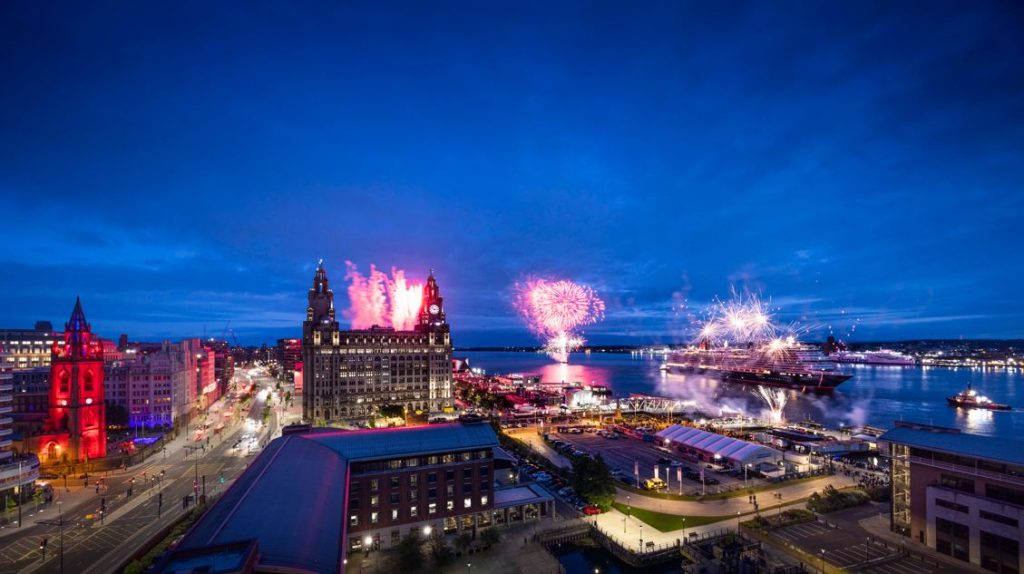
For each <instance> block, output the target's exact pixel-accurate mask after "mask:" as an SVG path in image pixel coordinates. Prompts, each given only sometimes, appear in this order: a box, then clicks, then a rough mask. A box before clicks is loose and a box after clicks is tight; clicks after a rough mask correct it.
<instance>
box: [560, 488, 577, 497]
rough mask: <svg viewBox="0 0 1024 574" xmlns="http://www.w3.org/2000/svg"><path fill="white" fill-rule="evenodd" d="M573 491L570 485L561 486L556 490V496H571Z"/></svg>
mask: <svg viewBox="0 0 1024 574" xmlns="http://www.w3.org/2000/svg"><path fill="white" fill-rule="evenodd" d="M573 492H575V491H574V490H573V489H572V487H571V486H563V487H562V488H560V489H559V490H558V496H561V497H569V496H572V494H573Z"/></svg>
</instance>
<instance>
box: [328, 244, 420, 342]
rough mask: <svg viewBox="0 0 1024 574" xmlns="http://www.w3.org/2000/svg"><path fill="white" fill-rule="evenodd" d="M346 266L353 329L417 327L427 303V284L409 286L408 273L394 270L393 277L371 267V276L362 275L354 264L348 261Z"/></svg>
mask: <svg viewBox="0 0 1024 574" xmlns="http://www.w3.org/2000/svg"><path fill="white" fill-rule="evenodd" d="M345 265H346V266H347V271H346V273H345V279H346V280H347V281H348V282H349V285H348V298H349V302H350V304H351V307H350V308H349V310H348V311H347V312H346V313H345V316H346V317H347V318H348V319H350V320H351V321H352V328H353V329H368V328H370V327H373V326H378V327H393V328H394V329H395V330H398V331H408V330H410V329H412V328H413V327H414V326H415V325H416V316H417V314H419V311H420V305H421V304H422V302H423V285H421V284H412V283H409V281H408V280H407V279H406V277H405V272H404V271H402V270H400V269H395V268H394V267H392V268H391V276H390V277H389V276H388V274H387V273H384V272H383V271H381V270H379V269H377V267H376V266H374V265H370V273H369V274H367V275H363V274H362V273H360V272H359V270H358V269H356V266H355V265H354V264H353V263H352V262H351V261H346V262H345Z"/></svg>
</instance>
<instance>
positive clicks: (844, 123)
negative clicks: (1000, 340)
mask: <svg viewBox="0 0 1024 574" xmlns="http://www.w3.org/2000/svg"><path fill="white" fill-rule="evenodd" d="M256 4H259V3H250V2H239V3H230V2H212V3H211V2H196V3H188V2H184V3H182V2H172V3H155V2H141V3H140V2H122V3H113V2H68V3H64V4H63V5H61V6H58V5H57V4H54V3H42V2H27V1H26V2H3V3H2V4H0V195H2V198H3V204H2V205H3V207H2V208H0V222H2V227H0V229H2V234H3V240H2V242H0V294H2V301H3V303H2V305H0V325H2V326H12V327H13V326H23V325H24V326H27V325H31V323H32V322H33V321H34V320H36V319H39V318H45V319H51V320H53V321H54V322H55V323H56V322H61V323H62V322H63V321H64V320H65V319H66V317H67V315H68V314H69V313H70V311H71V307H72V305H73V303H74V297H75V295H76V294H81V295H82V298H83V303H84V305H85V309H86V313H87V315H88V317H89V319H90V320H91V322H92V323H93V326H94V328H95V329H96V330H98V331H99V332H100V333H101V334H102V335H104V336H108V337H116V335H117V334H118V333H119V332H122V331H127V332H128V333H129V334H130V335H131V336H132V337H133V338H142V339H145V338H158V337H163V336H175V337H177V336H184V335H191V334H202V332H203V329H204V327H205V329H206V332H207V333H208V334H210V335H218V336H219V335H220V334H221V333H222V332H223V330H224V329H225V325H226V324H227V322H228V321H231V328H232V329H234V330H235V331H236V332H237V333H238V335H239V336H240V338H241V339H242V341H243V342H256V341H260V340H264V339H267V340H270V339H272V338H275V337H278V336H282V335H293V334H296V333H297V332H298V330H299V325H300V322H301V321H302V318H303V315H304V309H305V292H306V289H307V288H308V286H309V283H310V281H311V278H312V273H313V267H314V265H315V263H316V260H317V259H318V258H320V257H323V258H324V259H325V260H326V262H327V265H328V271H329V273H330V276H331V278H332V279H333V280H334V285H335V287H336V292H338V293H339V306H340V307H344V306H345V305H346V300H345V297H346V296H345V293H344V288H343V285H342V279H343V275H344V273H343V270H344V261H345V260H346V259H348V260H352V261H354V262H356V263H357V264H359V265H360V266H361V267H362V268H363V269H365V268H366V267H368V266H369V264H370V263H376V264H378V265H379V266H383V267H390V266H392V265H395V266H398V267H401V268H406V269H407V270H409V272H410V273H411V274H412V275H414V276H417V275H418V276H420V277H421V278H422V276H423V275H425V273H426V271H427V269H428V268H429V267H434V268H435V269H436V270H437V274H438V278H439V281H440V284H441V288H442V290H443V292H444V294H445V295H446V297H447V303H448V312H449V319H450V321H451V323H452V324H453V330H454V332H455V334H456V335H455V336H456V343H457V344H495V343H526V342H530V341H532V338H531V337H530V336H529V335H528V334H527V333H526V331H525V330H524V329H523V328H522V327H521V326H520V323H519V321H518V320H517V319H516V317H515V314H514V311H513V310H512V309H511V307H510V305H509V304H508V303H507V301H508V299H509V286H510V285H511V284H512V283H513V282H514V281H515V280H516V279H518V278H521V277H522V276H523V275H525V274H529V273H533V274H555V275H559V276H565V277H569V278H573V279H577V280H580V281H585V282H588V283H590V284H591V285H593V286H594V287H595V288H597V289H598V290H599V291H600V292H601V293H602V294H603V295H604V297H605V299H606V300H607V301H608V317H607V319H606V321H605V322H604V323H603V324H601V325H599V326H595V327H592V328H590V329H589V330H588V332H587V336H588V337H589V338H590V339H591V340H592V341H594V342H599V343H608V342H646V341H652V342H653V341H661V342H671V341H680V340H686V339H688V338H689V335H688V334H686V333H685V332H684V331H683V328H684V327H685V326H686V324H687V315H689V314H692V313H693V312H695V311H697V310H699V308H700V306H701V305H702V304H703V303H705V302H707V301H709V300H711V299H712V298H713V297H715V296H725V295H727V294H728V292H729V290H730V288H731V287H733V286H735V287H737V288H741V289H742V288H750V289H753V290H758V291H761V292H762V293H763V294H764V295H765V296H766V297H767V296H770V297H771V298H772V300H773V305H774V306H776V307H780V308H781V310H782V311H783V315H784V319H785V320H787V321H798V322H800V323H801V324H802V325H804V326H806V327H811V328H814V329H817V332H819V333H821V332H824V331H825V330H827V328H828V327H829V326H831V327H832V329H833V330H834V331H835V332H836V333H837V334H840V335H842V336H844V337H847V336H851V327H852V326H853V325H854V324H856V325H857V327H856V330H855V331H853V332H852V337H853V338H857V339H877V338H918V337H960V336H963V337H1020V336H1024V303H1022V302H1021V294H1022V291H1021V283H1022V281H1024V267H1022V257H1021V253H1022V247H1024V231H1022V223H1024V42H1022V36H1021V30H1024V5H1022V4H1021V3H1019V2H1013V1H1008V2H963V1H957V2H950V3H946V2H891V1H883V2H878V3H872V2H841V3H840V2H805V3H800V2H786V1H783V2H778V1H772V2H764V3H746V2H742V3H741V2H698V3H692V4H690V3H683V2H667V3H664V4H657V3H642V4H638V3H632V2H580V3H576V2H549V1H545V2H537V3H522V2H508V3H494V2H470V1H465V2H455V3H448V4H446V3H437V2H422V3H415V4H413V3H410V4H407V5H396V6H393V7H391V8H388V9H385V8H383V7H381V6H380V4H382V3H376V2H372V3H366V4H368V5H372V6H373V7H369V8H368V7H367V6H365V5H364V6H337V5H336V4H337V3H334V2H330V3H327V2H325V3H315V2H296V3H266V4H263V5H262V6H255V5H256Z"/></svg>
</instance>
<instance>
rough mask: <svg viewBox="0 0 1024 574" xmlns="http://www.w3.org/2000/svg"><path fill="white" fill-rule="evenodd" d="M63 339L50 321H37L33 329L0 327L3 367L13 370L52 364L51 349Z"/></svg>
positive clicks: (0, 348)
mask: <svg viewBox="0 0 1024 574" xmlns="http://www.w3.org/2000/svg"><path fill="white" fill-rule="evenodd" d="M60 340H61V334H60V333H55V332H53V325H52V324H51V323H50V322H49V321H36V325H35V327H34V328H32V329H0V350H2V351H3V353H4V356H3V367H5V368H8V369H11V370H21V369H35V368H39V367H49V366H50V349H52V348H53V345H54V344H55V343H57V342H59V341H60Z"/></svg>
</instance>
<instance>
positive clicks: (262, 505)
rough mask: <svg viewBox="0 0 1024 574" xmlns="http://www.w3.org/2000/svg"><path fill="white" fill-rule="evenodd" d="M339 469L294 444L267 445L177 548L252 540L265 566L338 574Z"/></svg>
mask: <svg viewBox="0 0 1024 574" xmlns="http://www.w3.org/2000/svg"><path fill="white" fill-rule="evenodd" d="M346 467H347V464H346V461H345V459H344V458H342V457H340V456H337V455H336V453H334V452H333V451H331V450H330V449H328V448H325V447H324V446H323V445H321V444H319V443H317V442H315V441H310V440H304V439H303V438H302V437H301V436H285V437H282V438H279V439H276V440H274V441H271V443H270V444H269V445H267V448H266V449H265V450H264V451H263V452H262V453H261V454H260V456H258V457H257V458H256V460H254V461H253V463H252V464H251V465H250V466H249V468H247V469H246V470H245V472H244V473H242V476H240V477H239V478H238V480H237V481H236V482H235V483H234V484H233V485H231V488H229V489H228V490H227V492H225V493H224V495H223V496H222V497H221V498H220V500H218V501H217V502H216V504H214V505H213V507H211V508H210V509H209V510H208V511H207V512H206V514H205V515H203V517H202V518H201V519H200V520H199V521H198V522H197V523H196V524H195V526H193V528H192V529H191V530H190V531H189V532H188V534H187V535H186V537H185V539H184V540H183V541H182V543H181V544H180V545H179V547H178V548H179V549H180V550H198V549H201V548H206V547H210V546H218V545H223V544H228V543H232V542H238V541H242V540H248V539H256V540H258V544H259V555H260V564H262V565H264V566H274V567H280V568H290V569H294V570H295V571H297V572H338V571H340V570H341V564H340V562H341V560H342V558H343V553H344V549H345V548H346V545H345V542H344V529H343V526H344V520H343V519H342V517H343V516H344V514H345V508H344V503H345V493H344V488H345V475H346ZM271 517H272V518H271Z"/></svg>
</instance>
